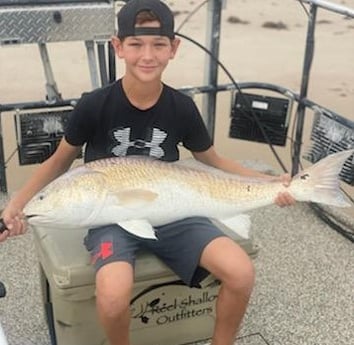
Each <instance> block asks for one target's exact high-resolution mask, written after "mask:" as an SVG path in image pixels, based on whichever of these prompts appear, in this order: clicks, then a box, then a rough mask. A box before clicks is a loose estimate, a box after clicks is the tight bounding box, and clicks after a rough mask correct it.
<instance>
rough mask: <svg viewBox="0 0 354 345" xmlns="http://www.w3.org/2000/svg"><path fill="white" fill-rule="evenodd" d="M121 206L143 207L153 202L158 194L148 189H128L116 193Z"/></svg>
mask: <svg viewBox="0 0 354 345" xmlns="http://www.w3.org/2000/svg"><path fill="white" fill-rule="evenodd" d="M114 195H115V196H116V197H117V198H118V200H119V204H120V205H121V206H125V207H141V206H144V205H146V204H148V203H151V202H153V201H154V200H155V199H156V198H157V197H158V194H157V193H155V192H152V191H150V190H147V189H127V190H120V191H118V192H115V193H114Z"/></svg>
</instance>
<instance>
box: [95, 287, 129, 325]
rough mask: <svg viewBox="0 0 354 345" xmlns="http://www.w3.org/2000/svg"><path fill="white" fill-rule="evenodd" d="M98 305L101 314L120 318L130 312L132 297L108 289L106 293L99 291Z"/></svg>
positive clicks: (97, 296)
mask: <svg viewBox="0 0 354 345" xmlns="http://www.w3.org/2000/svg"><path fill="white" fill-rule="evenodd" d="M96 305H97V308H98V310H99V312H100V314H104V315H105V316H106V317H108V318H119V317H121V316H124V315H126V313H129V309H130V298H129V297H128V298H127V297H124V298H123V297H122V295H121V294H119V293H117V292H115V291H110V292H107V291H106V292H105V293H104V294H103V293H98V294H97V295H96Z"/></svg>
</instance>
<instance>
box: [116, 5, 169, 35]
mask: <svg viewBox="0 0 354 345" xmlns="http://www.w3.org/2000/svg"><path fill="white" fill-rule="evenodd" d="M141 11H151V12H152V13H153V14H154V15H155V16H156V17H157V18H158V20H159V22H160V27H157V28H153V27H136V26H135V25H136V16H137V15H138V14H139V13H140V12H141ZM140 35H158V36H167V37H169V38H171V39H173V38H174V37H175V34H174V18H173V14H172V12H171V10H170V9H169V8H168V6H167V5H166V4H164V3H163V2H162V1H160V0H129V1H128V2H127V3H126V4H125V5H124V6H123V7H122V8H121V10H120V11H119V13H118V37H119V38H124V37H128V36H140Z"/></svg>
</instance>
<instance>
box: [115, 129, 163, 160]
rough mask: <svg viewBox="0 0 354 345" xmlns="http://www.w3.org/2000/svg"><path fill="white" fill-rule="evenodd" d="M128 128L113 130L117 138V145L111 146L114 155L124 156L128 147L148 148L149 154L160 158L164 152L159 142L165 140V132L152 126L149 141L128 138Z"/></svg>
mask: <svg viewBox="0 0 354 345" xmlns="http://www.w3.org/2000/svg"><path fill="white" fill-rule="evenodd" d="M130 131H131V129H130V128H124V129H118V130H116V131H114V132H113V137H114V139H115V140H117V142H118V145H116V146H114V147H113V148H112V153H113V154H114V155H115V156H118V157H119V156H126V155H127V152H128V149H129V148H131V147H132V148H135V149H137V150H143V149H146V148H147V149H149V156H152V157H155V158H161V157H163V156H164V154H165V152H164V150H163V149H162V148H161V146H160V145H161V144H162V143H163V142H164V141H165V139H166V137H167V133H165V132H163V131H161V130H160V129H158V128H153V130H152V135H151V141H146V140H143V139H136V140H132V139H131V138H130Z"/></svg>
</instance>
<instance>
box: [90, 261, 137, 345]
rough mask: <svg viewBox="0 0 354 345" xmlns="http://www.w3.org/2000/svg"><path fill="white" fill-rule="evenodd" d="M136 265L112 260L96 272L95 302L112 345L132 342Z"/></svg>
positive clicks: (126, 344) (127, 344) (124, 344)
mask: <svg viewBox="0 0 354 345" xmlns="http://www.w3.org/2000/svg"><path fill="white" fill-rule="evenodd" d="M133 279H134V274H133V267H132V265H131V264H130V263H128V262H112V263H109V264H107V265H105V266H103V267H101V268H100V269H99V271H98V272H97V274H96V305H97V312H98V316H99V319H100V321H101V324H102V326H103V328H104V330H105V333H106V335H107V338H108V340H109V344H110V345H129V322H130V300H131V291H132V288H133Z"/></svg>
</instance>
